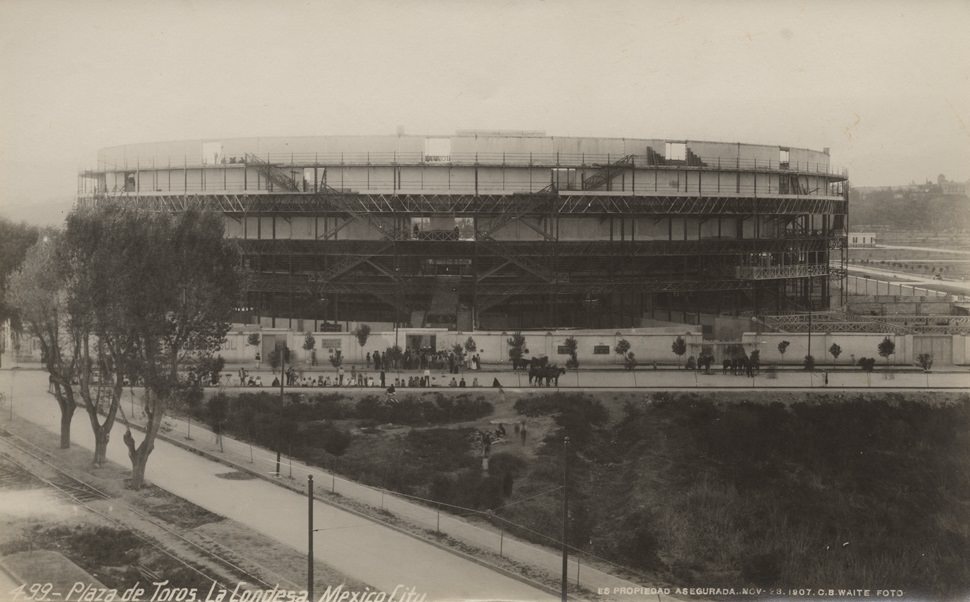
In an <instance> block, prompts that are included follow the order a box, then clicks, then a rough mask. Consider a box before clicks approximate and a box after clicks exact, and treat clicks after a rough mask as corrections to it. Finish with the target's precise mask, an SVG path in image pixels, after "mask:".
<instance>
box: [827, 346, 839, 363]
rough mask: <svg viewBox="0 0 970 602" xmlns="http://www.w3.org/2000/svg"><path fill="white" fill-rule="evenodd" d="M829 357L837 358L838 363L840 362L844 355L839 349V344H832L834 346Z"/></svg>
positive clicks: (830, 349)
mask: <svg viewBox="0 0 970 602" xmlns="http://www.w3.org/2000/svg"><path fill="white" fill-rule="evenodd" d="M829 355H831V356H832V357H833V358H835V361H836V362H838V361H839V356H840V355H842V348H841V347H839V344H838V343H832V346H831V347H829Z"/></svg>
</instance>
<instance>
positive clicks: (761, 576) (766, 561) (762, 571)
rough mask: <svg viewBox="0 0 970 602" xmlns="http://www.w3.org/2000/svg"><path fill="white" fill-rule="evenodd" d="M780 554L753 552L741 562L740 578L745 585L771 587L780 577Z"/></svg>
mask: <svg viewBox="0 0 970 602" xmlns="http://www.w3.org/2000/svg"><path fill="white" fill-rule="evenodd" d="M781 556H782V555H781V554H780V553H777V552H775V553H771V554H755V555H753V556H749V557H747V558H745V559H744V560H743V562H742V563H741V578H742V579H744V581H745V585H754V586H757V587H771V586H773V585H777V584H778V580H779V579H780V578H781Z"/></svg>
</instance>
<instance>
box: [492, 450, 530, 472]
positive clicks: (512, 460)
mask: <svg viewBox="0 0 970 602" xmlns="http://www.w3.org/2000/svg"><path fill="white" fill-rule="evenodd" d="M525 468H526V461H525V460H524V459H523V458H522V457H521V456H515V455H512V454H509V453H506V452H500V453H497V454H492V457H491V458H489V460H488V472H489V473H490V474H494V475H502V474H505V473H508V474H511V475H513V476H519V475H520V474H522V473H523V472H524V471H525Z"/></svg>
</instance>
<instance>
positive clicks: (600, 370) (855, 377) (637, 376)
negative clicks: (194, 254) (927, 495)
mask: <svg viewBox="0 0 970 602" xmlns="http://www.w3.org/2000/svg"><path fill="white" fill-rule="evenodd" d="M240 367H245V368H246V369H247V370H248V371H249V373H250V374H251V375H253V376H255V375H257V374H258V375H260V376H261V377H262V381H263V387H262V389H261V390H264V391H265V390H270V391H273V390H275V391H279V386H277V387H275V388H274V387H271V386H269V385H270V384H271V383H272V382H273V378H274V376H275V375H274V374H273V373H272V371H271V370H270V369H269V367H265V368H262V369H259V370H257V369H255V368H253V367H252V366H248V367H247V366H242V365H234V366H232V367H229V366H227V367H226V368H225V369H223V371H222V372H223V374H225V373H227V372H231V373H232V374H233V378H232V384H231V385H230V387H231V388H233V390H234V391H235V390H240V391H241V390H244V389H249V390H251V389H252V388H251V387H239V384H238V383H239V381H238V376H237V374H236V373H237V372H238V369H239V368H240ZM297 369H301V368H299V367H297ZM363 372H365V373H366V374H368V375H370V376H374V377H378V376H379V372H374V370H373V369H371V370H363ZM305 373H306V374H308V375H313V376H316V375H319V374H323V375H325V376H331V378H333V377H334V376H336V371H334V369H333V368H331V367H329V366H327V367H326V368H323V367H321V366H315V367H314V368H312V369H311V370H306V371H305ZM422 374H423V371H421V370H400V371H398V370H395V371H389V372H386V377H385V382H386V383H387V385H391V384H393V383H394V379H395V378H402V377H403V378H404V379H407V377H409V376H421V375H422ZM826 374H827V375H828V383H827V384H826ZM431 375H432V376H433V377H434V381H433V382H434V383H435V386H433V387H431V388H432V389H435V390H452V391H453V390H454V388H452V387H449V386H447V385H448V383H449V382H450V381H451V378H452V377H455V379H456V380H460V379H461V378H462V377H464V379H465V381H466V388H465V389H463V391H467V392H469V393H473V392H474V391H477V390H482V389H488V388H491V386H492V381H493V379H494V380H498V382H499V384H500V385H501V386H502V387H503V388H520V387H521V388H531V387H532V385H530V384H529V374H528V372H527V371H525V370H518V371H512V370H511V369H509V368H508V367H507V366H497V365H496V366H491V365H486V366H483V369H482V370H480V371H467V370H466V371H464V372H462V373H461V374H449V373H448V371H447V370H444V371H441V370H435V371H432V373H431ZM345 377H346V378H347V379H349V378H350V371H349V370H347V371H346V372H345ZM475 378H477V379H478V384H479V387H478V388H474V387H472V386H471V384H472V381H473V379H475ZM376 380H379V379H376ZM559 387H560V388H562V389H576V388H581V389H604V388H607V389H661V390H663V389H670V390H675V391H682V390H688V389H708V390H718V389H817V390H819V391H824V390H835V391H838V390H842V389H873V390H876V389H892V390H896V389H970V370H968V369H966V368H961V367H956V366H954V367H947V368H940V369H935V370H932V371H930V372H923V371H922V370H920V369H917V368H913V367H909V366H906V367H903V366H900V367H897V368H896V369H894V370H886V369H885V368H884V366H881V365H877V366H876V369H875V371H873V372H871V373H866V372H864V371H863V370H862V369H860V368H858V367H850V366H848V365H840V366H836V367H832V366H827V365H825V366H820V367H818V368H817V369H816V370H815V371H813V372H809V371H807V370H804V369H802V368H801V367H797V366H785V367H777V368H776V369H775V373H774V376H772V375H771V374H770V373H769V370H768V368H767V367H762V369H761V370H760V372H758V373H757V374H756V375H755V376H754V377H753V378H750V377H747V376H736V375H734V374H723V373H722V369H721V367H720V366H717V367H712V368H711V372H710V373H704V372H703V371H700V370H686V369H681V368H673V367H669V366H668V367H663V368H660V369H657V370H654V369H653V368H651V367H648V366H640V367H638V368H637V369H636V370H625V369H623V368H622V367H621V366H615V367H609V366H602V367H601V366H596V367H594V368H580V369H579V370H567V371H566V373H565V374H564V375H562V376H560V377H559ZM348 388H349V389H357V390H360V389H361V388H359V387H343V388H339V387H297V386H290V387H286V390H287V391H288V392H291V393H292V392H299V391H313V392H320V391H337V390H346V389H348ZM370 390H372V391H374V392H375V394H379V393H382V392H383V389H381V388H380V387H378V386H375V387H372V388H370ZM411 390H414V391H426V390H428V389H427V388H425V387H414V388H409V387H399V388H398V389H397V393H398V395H402V394H406V393H407V392H408V391H411Z"/></svg>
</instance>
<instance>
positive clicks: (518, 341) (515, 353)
mask: <svg viewBox="0 0 970 602" xmlns="http://www.w3.org/2000/svg"><path fill="white" fill-rule="evenodd" d="M507 342H508V345H509V359H510V360H512V365H513V366H517V365H518V364H519V362H520V361H521V360H522V354H523V353H529V350H528V349H526V348H525V337H524V336H522V333H521V332H518V331H517V332H515V333H513V334H512V336H511V337H509V339H508V341H507Z"/></svg>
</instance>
